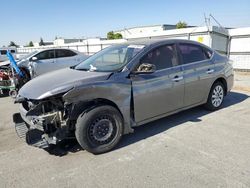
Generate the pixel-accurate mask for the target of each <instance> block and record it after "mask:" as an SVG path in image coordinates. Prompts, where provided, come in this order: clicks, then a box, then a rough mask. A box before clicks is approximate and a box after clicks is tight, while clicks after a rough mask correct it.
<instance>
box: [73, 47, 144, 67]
mask: <svg viewBox="0 0 250 188" xmlns="http://www.w3.org/2000/svg"><path fill="white" fill-rule="evenodd" d="M144 47H145V46H144V45H128V44H126V45H116V46H112V47H108V48H105V49H104V50H102V51H100V52H98V53H96V54H94V55H93V56H91V57H89V58H88V59H86V60H85V61H83V62H82V63H80V64H79V65H77V66H76V67H75V69H77V70H89V71H98V72H113V71H116V70H119V69H121V68H123V67H124V66H125V65H126V64H127V63H128V62H129V61H130V60H131V59H132V58H133V57H134V56H135V55H136V54H137V53H138V52H140V51H141V50H142V49H143V48H144Z"/></svg>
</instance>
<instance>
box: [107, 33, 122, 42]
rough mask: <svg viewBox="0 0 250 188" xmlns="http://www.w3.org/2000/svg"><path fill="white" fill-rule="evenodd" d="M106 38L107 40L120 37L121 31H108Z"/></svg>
mask: <svg viewBox="0 0 250 188" xmlns="http://www.w3.org/2000/svg"><path fill="white" fill-rule="evenodd" d="M107 39H108V40H112V39H122V34H121V33H114V31H110V32H108V33H107Z"/></svg>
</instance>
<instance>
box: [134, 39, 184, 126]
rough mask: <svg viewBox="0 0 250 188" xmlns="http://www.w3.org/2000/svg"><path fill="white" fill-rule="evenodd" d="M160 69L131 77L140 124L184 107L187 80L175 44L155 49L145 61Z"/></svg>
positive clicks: (142, 60)
mask: <svg viewBox="0 0 250 188" xmlns="http://www.w3.org/2000/svg"><path fill="white" fill-rule="evenodd" d="M142 63H150V64H154V65H155V66H156V69H157V70H156V71H155V72H154V73H151V74H135V75H133V76H131V80H132V89H133V100H134V114H135V120H136V122H137V123H138V124H140V122H143V121H144V120H147V119H150V118H155V117H157V116H160V115H164V114H165V113H168V112H171V111H174V110H176V109H178V108H181V107H182V105H183V96H184V81H183V73H182V70H181V67H180V66H178V61H177V55H176V48H175V45H174V44H168V45H163V46H160V47H157V48H155V49H153V50H151V51H150V52H149V53H147V54H146V55H145V56H144V57H143V58H142V59H141V60H140V64H142Z"/></svg>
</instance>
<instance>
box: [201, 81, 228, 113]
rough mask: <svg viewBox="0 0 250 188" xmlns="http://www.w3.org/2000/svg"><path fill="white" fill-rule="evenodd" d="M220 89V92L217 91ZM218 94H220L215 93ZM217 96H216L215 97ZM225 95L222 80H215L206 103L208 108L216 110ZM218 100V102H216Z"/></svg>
mask: <svg viewBox="0 0 250 188" xmlns="http://www.w3.org/2000/svg"><path fill="white" fill-rule="evenodd" d="M217 90H218V92H216V91H217ZM215 94H218V95H215ZM215 96H216V97H215ZM224 97H225V86H224V84H223V83H221V82H219V81H218V82H215V83H214V84H213V86H212V87H211V89H210V92H209V95H208V99H207V103H206V104H205V105H204V106H205V108H206V109H207V110H210V111H215V110H218V109H219V108H220V107H221V105H222V103H223V100H224ZM216 100H217V102H216Z"/></svg>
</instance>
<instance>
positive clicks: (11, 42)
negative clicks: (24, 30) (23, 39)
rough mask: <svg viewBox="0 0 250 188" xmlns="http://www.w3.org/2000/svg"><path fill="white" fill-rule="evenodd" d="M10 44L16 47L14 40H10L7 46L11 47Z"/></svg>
mask: <svg viewBox="0 0 250 188" xmlns="http://www.w3.org/2000/svg"><path fill="white" fill-rule="evenodd" d="M12 46H14V47H18V45H17V44H16V43H15V42H13V41H10V44H9V47H12Z"/></svg>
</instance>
